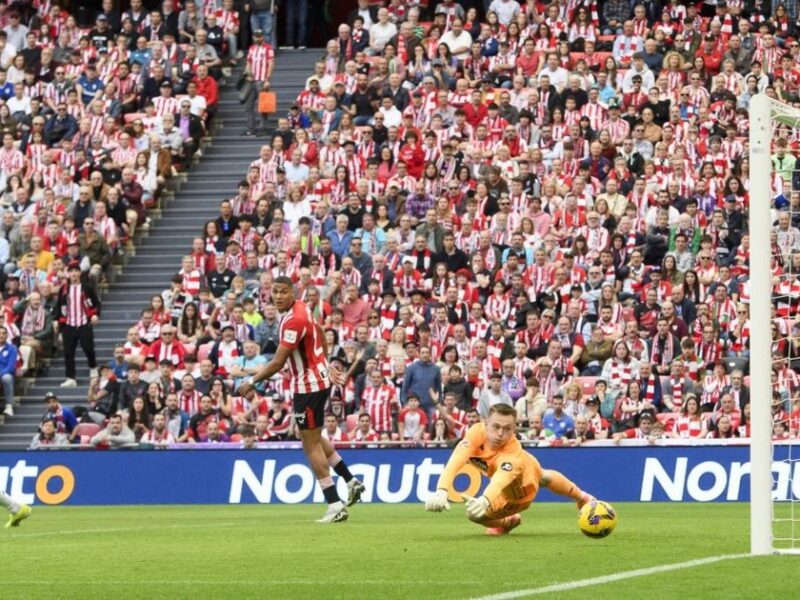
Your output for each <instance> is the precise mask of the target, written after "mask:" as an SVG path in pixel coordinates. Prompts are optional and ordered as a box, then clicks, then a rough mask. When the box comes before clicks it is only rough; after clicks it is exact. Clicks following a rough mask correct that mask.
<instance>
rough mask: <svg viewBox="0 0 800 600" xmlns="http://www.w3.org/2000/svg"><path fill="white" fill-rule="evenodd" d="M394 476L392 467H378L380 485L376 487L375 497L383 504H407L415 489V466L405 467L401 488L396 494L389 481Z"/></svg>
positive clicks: (401, 478) (401, 477)
mask: <svg viewBox="0 0 800 600" xmlns="http://www.w3.org/2000/svg"><path fill="white" fill-rule="evenodd" d="M391 476H392V465H381V466H379V467H378V485H377V486H376V487H375V495H376V496H377V497H378V500H380V501H381V502H390V503H395V502H405V501H406V500H408V499H409V496H410V495H411V490H412V488H413V487H414V465H403V472H402V474H401V476H400V486H399V487H398V489H397V491H396V492H393V491H392V490H390V489H389V480H390V478H391Z"/></svg>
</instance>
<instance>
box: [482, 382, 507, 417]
mask: <svg viewBox="0 0 800 600" xmlns="http://www.w3.org/2000/svg"><path fill="white" fill-rule="evenodd" d="M502 378H503V376H502V375H501V374H500V372H498V371H493V372H492V374H491V375H490V376H489V386H488V387H487V388H486V389H485V390H483V391H482V392H481V395H480V398H479V400H478V414H479V415H480V416H481V419H486V418H488V416H489V409H490V408H491V407H492V406H494V405H495V404H507V405H508V406H514V403H513V402H512V401H511V397H510V396H509V395H508V394H507V393H506V392H505V391H503V389H502V388H501V384H502Z"/></svg>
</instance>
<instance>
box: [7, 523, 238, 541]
mask: <svg viewBox="0 0 800 600" xmlns="http://www.w3.org/2000/svg"><path fill="white" fill-rule="evenodd" d="M233 525H238V523H208V524H204V525H203V528H205V529H208V528H209V527H213V528H218V527H231V526H233ZM22 527H25V525H22ZM173 529H197V523H194V524H189V523H186V524H185V525H161V526H158V527H144V526H139V527H108V528H103V529H71V530H63V529H62V530H58V531H36V532H31V533H16V532H15V533H12V534H10V535H2V534H0V544H2V543H3V542H4V541H9V540H26V539H30V538H38V537H50V536H54V535H81V534H88V533H126V532H130V531H171V530H173Z"/></svg>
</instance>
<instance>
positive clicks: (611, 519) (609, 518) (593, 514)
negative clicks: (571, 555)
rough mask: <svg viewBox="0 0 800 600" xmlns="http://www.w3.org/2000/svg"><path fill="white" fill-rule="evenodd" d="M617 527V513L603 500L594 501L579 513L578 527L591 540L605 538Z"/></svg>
mask: <svg viewBox="0 0 800 600" xmlns="http://www.w3.org/2000/svg"><path fill="white" fill-rule="evenodd" d="M616 526H617V512H616V511H615V510H614V508H613V507H612V506H611V505H610V504H609V503H608V502H603V501H602V500H592V501H591V502H587V503H586V504H584V505H583V506H582V507H581V509H580V510H579V511H578V527H579V528H580V530H581V531H582V532H583V535H585V536H588V537H590V538H604V537H606V536H607V535H608V534H610V533H611V532H612V531H614V528H615V527H616Z"/></svg>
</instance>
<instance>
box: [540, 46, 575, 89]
mask: <svg viewBox="0 0 800 600" xmlns="http://www.w3.org/2000/svg"><path fill="white" fill-rule="evenodd" d="M543 75H547V76H548V77H550V84H551V85H553V86H555V88H556V91H558V92H559V93H560V92H561V90H563V89H564V86H566V85H567V77H568V76H569V71H567V70H566V69H565V68H564V67H562V66H561V65H560V64H559V63H558V56H557V55H556V54H550V55H548V57H547V64H546V65H545V67H544V69H542V70H541V71H540V72H539V76H538V79H541V78H542V76H543Z"/></svg>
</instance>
